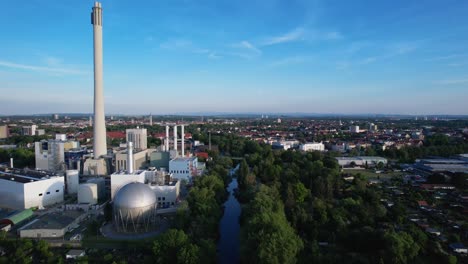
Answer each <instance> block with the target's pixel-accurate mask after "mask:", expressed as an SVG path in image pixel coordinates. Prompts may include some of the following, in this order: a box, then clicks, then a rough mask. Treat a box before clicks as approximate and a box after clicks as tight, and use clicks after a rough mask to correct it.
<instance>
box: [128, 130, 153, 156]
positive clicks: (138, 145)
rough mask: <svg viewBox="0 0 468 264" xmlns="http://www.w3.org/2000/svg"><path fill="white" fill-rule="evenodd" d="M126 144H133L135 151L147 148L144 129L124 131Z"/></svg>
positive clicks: (146, 137) (146, 136)
mask: <svg viewBox="0 0 468 264" xmlns="http://www.w3.org/2000/svg"><path fill="white" fill-rule="evenodd" d="M126 139H127V142H133V147H134V148H135V149H136V150H145V149H147V148H148V142H147V141H148V135H147V131H146V128H139V127H137V128H133V129H127V130H126Z"/></svg>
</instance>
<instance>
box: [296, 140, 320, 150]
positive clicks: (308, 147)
mask: <svg viewBox="0 0 468 264" xmlns="http://www.w3.org/2000/svg"><path fill="white" fill-rule="evenodd" d="M299 149H300V150H302V151H325V145H324V144H323V143H322V142H312V143H305V144H301V145H300V146H299Z"/></svg>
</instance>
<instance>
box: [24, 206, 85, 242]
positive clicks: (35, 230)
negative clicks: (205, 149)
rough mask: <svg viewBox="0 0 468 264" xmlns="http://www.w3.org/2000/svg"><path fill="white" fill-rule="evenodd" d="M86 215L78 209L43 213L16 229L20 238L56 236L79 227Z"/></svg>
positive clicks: (61, 235)
mask: <svg viewBox="0 0 468 264" xmlns="http://www.w3.org/2000/svg"><path fill="white" fill-rule="evenodd" d="M85 217H86V213H83V212H80V211H63V212H59V213H49V214H46V215H43V216H41V217H39V218H37V219H35V220H33V221H31V222H29V223H28V224H26V225H24V226H23V227H21V228H20V229H19V230H18V233H19V235H20V237H21V238H25V237H27V238H58V237H63V236H64V235H65V234H66V233H67V232H70V231H72V230H73V229H75V228H77V227H79V223H80V222H81V221H82V220H83V219H84V218H85Z"/></svg>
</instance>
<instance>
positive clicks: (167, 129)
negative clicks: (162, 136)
mask: <svg viewBox="0 0 468 264" xmlns="http://www.w3.org/2000/svg"><path fill="white" fill-rule="evenodd" d="M165 144H166V149H165V150H166V151H169V126H166V142H165Z"/></svg>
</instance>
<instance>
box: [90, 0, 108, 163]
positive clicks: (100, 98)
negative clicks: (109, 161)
mask: <svg viewBox="0 0 468 264" xmlns="http://www.w3.org/2000/svg"><path fill="white" fill-rule="evenodd" d="M91 24H93V33H94V127H93V130H94V135H93V136H94V142H93V149H94V158H95V159H98V158H99V157H101V156H102V155H105V154H107V145H106V120H105V115H104V88H103V78H102V8H101V3H99V2H96V3H94V7H93V12H91Z"/></svg>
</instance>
